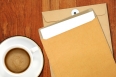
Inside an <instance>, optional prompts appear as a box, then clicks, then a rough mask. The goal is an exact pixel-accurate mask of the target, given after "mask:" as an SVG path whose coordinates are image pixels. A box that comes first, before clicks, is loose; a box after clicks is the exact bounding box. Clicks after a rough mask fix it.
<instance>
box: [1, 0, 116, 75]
mask: <svg viewBox="0 0 116 77" xmlns="http://www.w3.org/2000/svg"><path fill="white" fill-rule="evenodd" d="M98 3H107V5H108V13H109V21H110V29H111V35H112V36H111V37H112V44H113V50H114V58H115V60H116V22H115V21H116V0H0V42H2V41H3V40H5V39H7V38H8V37H11V36H15V35H22V36H26V37H29V38H31V39H33V40H34V41H35V42H36V43H37V44H38V45H39V46H40V47H41V49H42V50H43V46H42V44H41V41H40V38H39V35H38V29H39V28H40V27H42V26H43V23H42V14H41V12H42V11H50V10H55V9H63V8H70V7H76V6H85V5H91V4H98ZM43 54H44V60H45V62H44V68H43V71H42V73H41V74H40V76H39V77H51V76H50V68H49V60H48V58H47V56H46V53H45V51H44V50H43Z"/></svg>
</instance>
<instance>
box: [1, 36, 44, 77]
mask: <svg viewBox="0 0 116 77" xmlns="http://www.w3.org/2000/svg"><path fill="white" fill-rule="evenodd" d="M17 38H21V40H22V39H26V40H27V41H30V43H33V44H35V45H36V46H37V47H38V48H39V52H40V53H41V54H40V55H41V56H42V60H41V67H40V68H41V69H40V71H39V72H38V74H37V76H35V77H38V76H40V74H41V72H42V70H43V67H44V55H43V53H42V49H41V48H40V46H39V45H38V44H37V43H36V42H35V41H34V40H32V39H31V38H29V37H26V36H11V37H9V38H6V39H5V40H3V41H2V42H1V43H0V46H1V45H2V44H4V42H8V41H9V40H11V39H15V40H16V39H17ZM4 72H5V71H4ZM17 77H18V76H17Z"/></svg>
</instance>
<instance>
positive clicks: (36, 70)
mask: <svg viewBox="0 0 116 77" xmlns="http://www.w3.org/2000/svg"><path fill="white" fill-rule="evenodd" d="M14 44H22V45H25V46H26V47H27V48H29V49H30V48H33V47H35V46H37V47H38V48H39V50H38V51H36V52H34V53H33V63H32V67H31V69H30V70H29V71H28V72H27V73H25V74H23V75H21V76H16V77H38V76H39V75H40V73H41V71H42V68H43V55H42V52H41V49H40V47H39V46H38V45H37V44H36V43H35V42H33V41H32V40H31V39H29V38H26V37H22V36H15V37H11V38H8V39H6V40H5V41H3V42H2V43H1V44H0V77H15V76H11V75H9V74H8V73H6V72H5V71H4V70H3V69H2V66H1V64H2V63H1V62H2V61H1V60H2V54H3V52H1V51H4V50H5V49H6V48H7V47H8V46H9V45H14Z"/></svg>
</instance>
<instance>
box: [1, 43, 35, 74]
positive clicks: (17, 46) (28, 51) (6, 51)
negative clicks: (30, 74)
mask: <svg viewBox="0 0 116 77" xmlns="http://www.w3.org/2000/svg"><path fill="white" fill-rule="evenodd" d="M14 48H21V49H24V50H25V51H26V52H27V53H28V54H29V57H30V64H29V66H28V68H27V69H26V70H25V71H23V72H21V73H13V72H11V71H10V70H8V69H7V67H6V65H5V62H4V59H5V56H6V54H7V53H8V52H9V51H10V50H12V49H14ZM32 58H33V57H32V53H31V50H29V49H28V48H27V47H25V46H24V45H21V44H16V45H12V46H9V47H8V48H7V49H6V50H5V53H4V55H3V62H2V65H3V69H4V70H5V71H6V72H7V73H9V74H10V75H12V76H20V75H23V74H24V73H26V72H27V71H29V69H30V68H31V66H32V61H33V59H32Z"/></svg>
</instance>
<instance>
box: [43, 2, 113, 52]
mask: <svg viewBox="0 0 116 77" xmlns="http://www.w3.org/2000/svg"><path fill="white" fill-rule="evenodd" d="M89 8H92V9H93V10H94V11H95V13H96V14H97V16H98V19H99V22H100V24H101V27H102V29H103V31H104V34H105V36H106V39H107V41H108V44H109V46H110V49H111V51H112V53H113V50H112V43H111V36H110V28H109V21H108V13H107V6H106V3H103V4H96V5H89V6H81V7H74V8H68V9H60V10H53V11H47V12H42V16H43V24H44V26H47V25H50V24H53V23H56V22H58V21H60V20H62V19H64V18H67V17H69V16H71V12H72V11H73V9H77V10H78V11H79V12H82V11H84V10H87V9H89Z"/></svg>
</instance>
